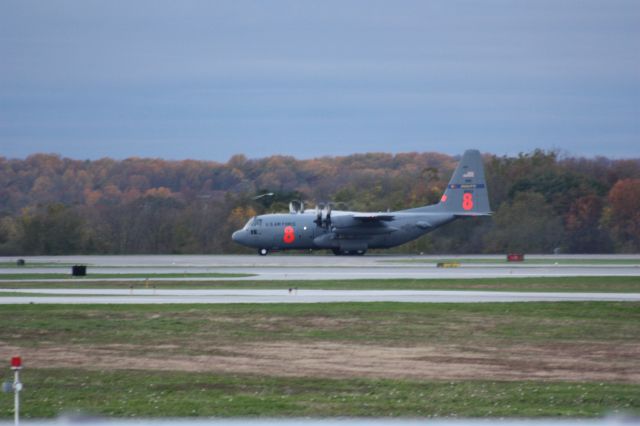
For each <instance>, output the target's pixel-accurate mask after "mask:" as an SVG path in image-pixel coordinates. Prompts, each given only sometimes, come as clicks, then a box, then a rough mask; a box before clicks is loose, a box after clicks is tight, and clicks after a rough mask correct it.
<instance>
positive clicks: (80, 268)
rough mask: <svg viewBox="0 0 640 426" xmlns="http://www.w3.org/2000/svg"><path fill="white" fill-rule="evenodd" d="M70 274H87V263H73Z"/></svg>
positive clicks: (76, 275)
mask: <svg viewBox="0 0 640 426" xmlns="http://www.w3.org/2000/svg"><path fill="white" fill-rule="evenodd" d="M71 275H73V276H74V277H84V276H86V275H87V265H73V266H72V267H71Z"/></svg>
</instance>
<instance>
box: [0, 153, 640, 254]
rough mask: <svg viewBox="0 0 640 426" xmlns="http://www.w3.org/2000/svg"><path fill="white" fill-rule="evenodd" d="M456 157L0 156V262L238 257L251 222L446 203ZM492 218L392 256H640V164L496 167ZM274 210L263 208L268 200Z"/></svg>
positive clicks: (499, 163) (462, 224)
mask: <svg viewBox="0 0 640 426" xmlns="http://www.w3.org/2000/svg"><path fill="white" fill-rule="evenodd" d="M458 159H459V158H458V157H451V156H448V155H444V154H439V153H430V152H424V153H401V154H388V153H366V154H354V155H349V156H344V157H322V158H314V159H309V160H297V159H295V158H293V157H288V156H272V157H268V158H262V159H249V158H247V157H246V156H244V155H235V156H233V157H232V158H231V159H230V160H229V161H228V162H227V163H218V162H212V161H196V160H184V161H166V160H162V159H157V158H129V159H126V160H121V161H118V160H113V159H110V158H103V159H99V160H95V161H89V160H87V161H81V160H74V159H69V158H63V157H60V156H57V155H47V154H35V155H31V156H29V157H27V158H25V159H7V158H3V157H0V254H5V255H26V254H70V253H122V254H126V253H235V252H245V253H246V252H251V251H250V250H248V249H246V248H243V247H240V246H238V245H236V244H234V243H233V242H232V241H231V239H230V235H231V232H232V231H233V230H235V229H237V228H239V227H241V226H243V225H244V223H245V222H246V221H247V220H248V219H249V218H250V217H251V216H253V215H255V214H261V213H268V212H282V211H286V210H287V204H288V202H289V201H291V200H293V199H298V200H303V201H305V203H306V205H307V206H308V207H313V206H314V205H315V204H318V203H327V202H333V203H334V204H336V205H337V206H338V207H340V208H343V209H352V210H364V211H386V210H387V209H391V210H396V209H402V208H409V207H416V206H420V205H425V204H432V203H435V202H437V201H438V199H439V198H440V196H441V194H442V192H443V190H444V188H445V186H446V184H447V182H448V180H449V177H450V176H451V173H452V171H453V169H454V168H455V166H456V164H457V160H458ZM485 169H486V176H487V184H488V188H489V197H490V202H491V206H492V208H493V209H494V211H495V214H494V216H493V218H472V219H467V220H462V221H459V222H456V224H455V225H451V226H446V227H442V228H440V229H438V230H436V231H435V232H434V233H433V234H428V235H427V236H426V237H423V238H420V239H418V240H416V241H413V242H410V243H408V244H406V245H403V246H401V247H398V248H395V249H393V251H396V252H417V253H420V252H424V253H478V252H484V253H504V252H506V251H511V250H516V251H523V252H542V253H549V252H551V251H553V250H554V249H555V248H560V249H561V250H563V251H566V252H572V253H573V252H575V253H595V252H610V251H624V252H631V251H638V250H640V235H639V233H640V230H639V225H638V223H639V217H638V211H640V206H639V205H638V203H640V194H639V191H640V189H639V186H640V185H639V183H638V182H640V160H638V159H626V160H610V159H607V158H604V157H597V158H594V159H587V158H561V157H560V156H559V155H558V154H557V153H555V152H547V151H542V150H535V151H533V152H530V153H522V154H520V155H517V156H511V157H508V156H502V157H499V156H494V155H485ZM266 192H273V193H274V195H273V196H272V197H268V198H262V199H259V200H254V199H253V198H254V196H255V195H257V194H261V193H266Z"/></svg>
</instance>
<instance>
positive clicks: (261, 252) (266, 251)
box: [258, 248, 269, 256]
mask: <svg viewBox="0 0 640 426" xmlns="http://www.w3.org/2000/svg"><path fill="white" fill-rule="evenodd" d="M258 254H259V255H260V256H266V255H268V254H269V249H266V248H261V249H260V250H258Z"/></svg>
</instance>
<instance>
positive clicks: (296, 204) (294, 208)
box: [289, 200, 304, 214]
mask: <svg viewBox="0 0 640 426" xmlns="http://www.w3.org/2000/svg"><path fill="white" fill-rule="evenodd" d="M300 212H304V203H303V202H302V201H300V200H292V201H291V202H290V203H289V213H292V214H297V213H300Z"/></svg>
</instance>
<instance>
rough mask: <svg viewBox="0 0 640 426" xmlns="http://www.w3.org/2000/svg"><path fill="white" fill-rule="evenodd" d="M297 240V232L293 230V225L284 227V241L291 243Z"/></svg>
mask: <svg viewBox="0 0 640 426" xmlns="http://www.w3.org/2000/svg"><path fill="white" fill-rule="evenodd" d="M295 240H296V233H295V231H294V230H293V226H287V227H286V228H284V237H282V241H284V242H285V243H286V244H291V243H292V242H294V241H295Z"/></svg>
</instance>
